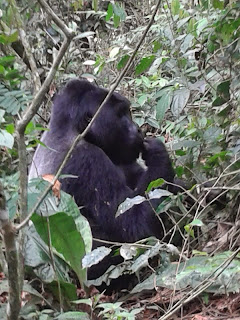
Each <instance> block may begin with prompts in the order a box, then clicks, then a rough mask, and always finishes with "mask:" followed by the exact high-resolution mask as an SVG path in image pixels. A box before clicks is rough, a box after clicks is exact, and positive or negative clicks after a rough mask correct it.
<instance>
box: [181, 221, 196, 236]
mask: <svg viewBox="0 0 240 320" xmlns="http://www.w3.org/2000/svg"><path fill="white" fill-rule="evenodd" d="M184 229H185V231H186V232H187V233H188V234H189V235H190V236H191V237H192V238H195V236H194V230H193V228H192V226H191V225H190V224H187V225H186V226H185V227H184Z"/></svg>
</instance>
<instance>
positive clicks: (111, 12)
mask: <svg viewBox="0 0 240 320" xmlns="http://www.w3.org/2000/svg"><path fill="white" fill-rule="evenodd" d="M112 16H113V6H112V4H111V2H110V3H109V5H108V9H107V15H106V18H105V19H106V21H109V20H110V19H111V17H112Z"/></svg>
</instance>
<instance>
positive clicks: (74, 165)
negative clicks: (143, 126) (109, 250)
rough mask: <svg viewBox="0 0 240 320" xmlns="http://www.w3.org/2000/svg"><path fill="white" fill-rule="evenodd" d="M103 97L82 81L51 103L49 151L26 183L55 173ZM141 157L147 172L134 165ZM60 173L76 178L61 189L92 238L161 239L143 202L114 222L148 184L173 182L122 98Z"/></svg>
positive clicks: (40, 153) (162, 156)
mask: <svg viewBox="0 0 240 320" xmlns="http://www.w3.org/2000/svg"><path fill="white" fill-rule="evenodd" d="M106 95H107V91H106V90H105V89H102V88H99V87H97V86H95V85H93V84H91V83H89V82H87V81H85V80H72V81H70V82H69V83H68V84H67V86H66V87H65V88H64V89H63V90H62V92H60V94H58V95H57V97H56V98H55V100H54V105H53V110H52V116H51V120H50V128H49V131H47V132H45V133H44V135H43V137H42V142H43V143H44V144H45V145H46V146H47V148H46V147H43V146H40V145H39V146H38V148H37V150H36V152H35V155H34V158H33V163H32V166H31V170H30V178H31V177H36V176H43V175H45V174H53V175H54V174H55V173H56V171H57V169H58V167H59V165H60V164H61V162H62V160H63V158H64V156H65V154H66V152H67V151H68V149H69V148H70V146H71V144H72V142H73V139H74V138H75V137H76V136H77V135H78V134H79V133H81V132H82V131H83V130H84V129H85V128H86V126H87V125H88V123H89V121H90V119H91V118H92V117H93V115H94V113H95V112H96V110H97V109H98V107H99V105H100V104H101V102H102V101H103V99H104V98H105V96H106ZM139 153H142V157H143V159H144V160H145V163H146V166H147V169H146V170H144V169H143V168H142V167H140V166H139V165H138V164H137V163H136V159H137V157H138V156H139ZM62 173H63V174H69V175H73V176H77V178H76V177H73V178H70V177H69V178H65V179H62V181H61V182H62V189H63V190H64V191H66V192H67V193H69V194H71V195H72V196H73V197H74V199H75V201H76V203H77V205H78V206H79V207H82V209H81V212H82V213H83V214H84V216H86V217H87V219H88V220H89V222H90V225H91V228H92V233H93V236H94V237H95V238H100V239H104V240H111V241H122V242H133V241H136V240H139V239H141V238H144V237H148V236H156V237H158V238H161V237H162V226H161V223H160V222H159V219H158V217H156V215H155V213H154V211H153V208H152V204H150V203H149V202H147V201H145V202H143V203H141V204H139V205H135V206H133V207H132V208H131V209H130V210H128V211H126V212H125V213H124V214H122V215H120V216H119V217H117V218H115V213H116V211H117V208H118V206H119V204H120V203H121V202H123V201H124V200H125V199H126V198H127V197H133V196H134V195H136V194H143V193H144V191H145V190H146V188H147V186H148V184H149V183H150V182H151V181H152V180H155V179H157V178H164V179H165V180H166V181H169V182H173V178H174V173H173V169H172V166H171V162H170V160H169V156H168V153H167V151H166V149H165V147H164V145H163V144H162V142H160V141H159V140H158V139H154V138H152V139H150V138H148V139H143V137H142V135H141V133H140V131H139V130H138V128H137V126H136V125H135V124H134V123H133V121H132V119H131V114H130V103H129V101H128V100H127V99H126V98H124V97H122V96H121V95H119V94H118V93H114V94H113V95H112V96H111V98H110V100H109V101H108V102H107V103H106V104H105V105H104V107H103V109H102V110H101V112H100V114H99V115H98V117H97V118H96V120H95V121H94V123H93V125H92V126H91V128H90V130H89V132H88V134H87V135H86V137H85V139H84V140H83V141H81V142H79V143H78V145H77V146H76V148H75V149H74V151H73V153H72V155H71V158H70V159H69V160H68V162H67V164H66V166H65V167H64V169H63V172H62ZM153 205H154V204H153Z"/></svg>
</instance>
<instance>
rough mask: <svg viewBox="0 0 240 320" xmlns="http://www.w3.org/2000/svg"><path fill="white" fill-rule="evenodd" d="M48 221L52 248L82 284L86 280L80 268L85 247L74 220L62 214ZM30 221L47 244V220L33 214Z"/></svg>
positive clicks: (83, 271) (53, 216)
mask: <svg viewBox="0 0 240 320" xmlns="http://www.w3.org/2000/svg"><path fill="white" fill-rule="evenodd" d="M48 219H49V228H50V237H51V244H52V246H53V247H54V248H55V249H56V251H57V252H58V253H60V254H61V255H62V256H63V257H64V259H65V261H66V262H67V263H68V264H69V265H70V266H71V267H72V269H73V270H74V271H75V272H76V274H77V276H78V278H79V281H80V282H81V283H82V282H83V281H85V280H86V270H85V269H83V268H82V258H83V257H84V255H85V246H84V241H83V238H82V236H81V234H80V233H79V232H78V230H77V228H76V224H75V222H74V219H73V218H72V217H70V216H68V215H67V214H66V213H64V212H59V213H57V214H55V215H52V216H50V217H48ZM32 221H33V223H34V226H35V228H36V229H37V232H38V233H39V235H40V236H41V238H42V239H43V240H44V241H45V242H46V243H47V244H48V243H49V238H48V232H47V230H48V227H47V223H48V222H47V218H45V217H41V216H39V215H37V214H35V215H33V217H32Z"/></svg>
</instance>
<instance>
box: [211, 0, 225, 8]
mask: <svg viewBox="0 0 240 320" xmlns="http://www.w3.org/2000/svg"><path fill="white" fill-rule="evenodd" d="M212 5H213V8H214V9H221V10H222V9H224V0H212Z"/></svg>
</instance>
